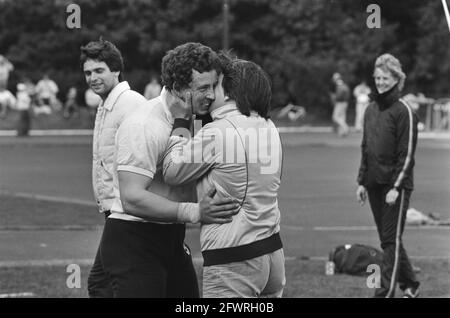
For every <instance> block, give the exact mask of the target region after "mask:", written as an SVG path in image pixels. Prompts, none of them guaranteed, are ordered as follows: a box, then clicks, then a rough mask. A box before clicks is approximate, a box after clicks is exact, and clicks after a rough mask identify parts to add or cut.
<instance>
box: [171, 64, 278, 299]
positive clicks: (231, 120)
mask: <svg viewBox="0 0 450 318" xmlns="http://www.w3.org/2000/svg"><path fill="white" fill-rule="evenodd" d="M222 70H223V76H222V75H221V78H220V80H219V85H217V87H216V94H215V95H216V99H215V101H214V103H213V104H212V106H211V108H210V111H211V116H212V118H213V122H211V123H209V124H207V125H206V126H204V127H203V128H202V129H201V130H200V131H199V132H198V133H197V134H196V135H195V136H194V138H193V139H191V140H189V141H187V140H186V139H185V138H184V137H179V136H176V135H175V136H172V137H171V138H170V144H171V145H170V147H169V149H170V152H168V153H167V154H166V156H165V160H164V170H163V171H164V179H165V181H166V182H167V183H169V184H172V185H183V184H186V183H187V182H191V181H197V193H198V195H199V196H200V195H203V194H204V193H205V192H206V191H207V189H208V188H210V187H211V186H214V187H215V188H216V189H217V195H218V196H219V197H231V198H235V199H237V200H238V201H239V202H240V205H241V209H240V211H239V213H238V214H237V215H236V216H234V217H233V220H232V222H231V223H226V224H219V225H217V224H213V225H209V224H204V225H202V228H201V233H200V243H201V249H202V254H203V258H204V264H203V266H204V268H203V296H204V297H208V298H209V297H281V296H282V293H283V289H284V285H285V280H286V279H285V269H284V253H283V248H282V242H281V238H280V235H279V232H280V210H279V208H278V199H277V197H278V189H279V186H280V182H281V163H282V149H281V141H280V136H279V134H278V130H277V129H276V127H275V126H274V124H273V122H272V121H271V120H270V119H269V110H270V99H271V84H270V81H269V78H268V76H267V74H266V73H265V72H264V71H263V70H262V69H261V68H260V67H259V66H258V65H256V64H255V63H253V62H250V61H245V60H231V59H229V58H228V57H227V56H224V57H223V65H222ZM222 78H223V80H222ZM186 100H187V101H188V102H189V101H190V98H186ZM190 109H191V107H190V106H189V105H188V106H187V107H186V108H185V111H186V112H187V113H189V111H190ZM171 111H172V112H173V113H174V114H175V113H178V114H180V115H181V116H182V115H183V114H182V112H181V111H180V110H179V109H171Z"/></svg>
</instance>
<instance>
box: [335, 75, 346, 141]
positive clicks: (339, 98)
mask: <svg viewBox="0 0 450 318" xmlns="http://www.w3.org/2000/svg"><path fill="white" fill-rule="evenodd" d="M333 82H334V85H335V90H334V92H333V93H331V100H332V101H333V105H334V108H333V116H332V119H333V122H334V123H336V124H337V133H338V135H339V136H340V137H345V136H347V135H348V133H349V128H348V125H347V108H348V101H349V99H350V89H349V88H348V86H347V84H345V83H344V80H343V79H342V77H341V74H339V73H334V74H333Z"/></svg>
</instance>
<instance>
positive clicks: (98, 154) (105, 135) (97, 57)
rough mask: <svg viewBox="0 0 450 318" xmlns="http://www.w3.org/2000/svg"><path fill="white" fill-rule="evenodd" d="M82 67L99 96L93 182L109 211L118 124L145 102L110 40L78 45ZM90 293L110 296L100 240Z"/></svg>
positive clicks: (98, 198)
mask: <svg viewBox="0 0 450 318" xmlns="http://www.w3.org/2000/svg"><path fill="white" fill-rule="evenodd" d="M80 62H81V67H82V69H83V72H84V76H85V78H86V83H87V84H88V86H89V87H90V88H91V89H92V90H93V92H94V93H95V94H97V95H99V96H100V98H101V103H100V106H99V108H98V112H97V117H96V120H95V127H94V140H93V157H92V185H93V189H94V196H95V199H96V201H97V205H98V209H99V212H100V213H104V215H105V218H106V217H107V216H108V215H109V214H110V210H111V206H112V203H113V200H114V197H115V196H114V191H113V179H112V174H113V161H114V142H115V137H116V132H117V129H118V127H119V126H120V125H121V123H122V121H123V120H124V118H125V117H126V116H127V115H129V114H130V113H131V112H132V111H134V110H136V109H137V108H139V107H141V106H143V105H145V104H146V99H145V98H144V97H143V96H142V95H140V94H139V93H137V92H135V91H133V90H131V89H130V86H129V85H128V83H127V82H126V81H122V78H123V77H122V72H123V59H122V55H121V53H120V51H119V50H118V49H117V48H116V47H115V46H114V44H112V43H111V42H108V41H104V40H101V39H100V40H99V41H93V42H90V43H88V44H87V45H86V46H83V47H81V56H80ZM88 291H89V296H90V297H112V295H113V293H112V288H111V285H110V282H109V279H108V276H107V275H106V273H105V272H104V270H103V264H102V260H101V244H100V246H99V248H98V251H97V255H96V257H95V261H94V265H93V266H92V269H91V272H90V274H89V278H88Z"/></svg>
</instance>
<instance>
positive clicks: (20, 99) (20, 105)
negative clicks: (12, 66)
mask: <svg viewBox="0 0 450 318" xmlns="http://www.w3.org/2000/svg"><path fill="white" fill-rule="evenodd" d="M16 96H17V104H16V109H17V110H18V111H19V121H18V123H17V136H28V132H29V130H30V121H31V120H30V106H31V98H30V95H28V92H27V86H26V85H25V84H24V83H19V84H17V94H16Z"/></svg>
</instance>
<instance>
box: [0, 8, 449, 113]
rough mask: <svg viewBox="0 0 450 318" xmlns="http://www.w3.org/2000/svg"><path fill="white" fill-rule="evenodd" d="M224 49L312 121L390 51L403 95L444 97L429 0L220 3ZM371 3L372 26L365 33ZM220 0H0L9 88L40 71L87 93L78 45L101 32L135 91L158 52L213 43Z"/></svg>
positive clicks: (436, 15) (443, 64)
mask: <svg viewBox="0 0 450 318" xmlns="http://www.w3.org/2000/svg"><path fill="white" fill-rule="evenodd" d="M71 3H76V4H78V5H79V7H80V9H81V28H79V29H78V28H75V29H69V28H68V27H67V25H66V22H67V17H68V13H67V12H66V7H67V6H68V5H69V4H71ZM228 3H229V32H230V33H229V46H230V48H231V49H232V52H233V53H234V54H236V55H237V56H239V57H241V58H245V59H251V60H253V61H255V62H257V63H259V64H260V65H261V66H262V67H263V68H264V69H265V70H266V71H267V72H268V74H269V75H270V77H271V79H272V82H273V90H274V98H273V106H274V107H280V106H284V105H286V104H287V103H289V102H292V103H294V104H298V105H302V106H304V107H306V109H307V111H308V112H310V113H314V114H316V115H318V116H328V114H329V112H330V111H331V101H330V99H329V94H328V93H329V91H330V89H331V85H332V84H331V80H330V78H331V75H332V74H333V73H334V72H340V73H341V74H342V75H343V77H344V79H345V81H346V82H347V83H348V84H349V85H350V87H354V86H356V85H357V84H358V83H359V82H360V81H361V80H362V79H366V80H368V82H369V83H370V82H371V78H372V68H373V63H374V61H375V58H376V57H377V56H378V55H380V54H382V53H385V52H389V53H392V54H394V55H396V56H397V57H398V58H399V59H400V61H401V62H402V63H403V67H404V70H405V72H406V74H407V81H406V87H405V90H406V91H407V92H422V93H424V94H425V95H427V96H430V97H434V98H439V97H448V96H449V95H450V91H449V85H448V83H449V82H450V50H449V49H450V45H449V44H450V34H449V30H448V26H447V23H446V20H445V15H444V10H443V8H442V4H441V1H437V0H425V1H424V0H398V1H389V0H229V1H228ZM373 3H375V4H378V5H379V7H380V13H381V27H380V28H369V27H368V26H367V23H366V22H367V18H368V16H369V15H370V13H368V12H367V11H366V10H367V7H368V6H369V5H370V4H373ZM222 6H223V0H190V1H186V0H75V1H74V0H71V1H66V0H2V1H0V54H3V55H5V56H6V57H7V58H8V59H9V60H10V61H11V62H12V63H13V64H14V66H15V71H14V73H13V74H12V77H11V81H10V82H11V83H10V85H11V86H13V85H14V83H17V82H18V81H20V80H22V79H23V78H24V77H28V78H31V79H32V80H33V81H35V82H36V81H37V80H38V79H40V78H41V77H42V75H43V73H44V72H47V73H48V74H50V76H51V77H52V78H53V79H54V80H55V81H56V82H57V83H58V85H59V86H60V90H61V91H62V92H65V91H67V90H68V88H69V87H70V86H76V87H78V88H80V89H84V88H86V85H85V83H84V79H83V76H82V73H81V69H80V65H79V62H78V60H79V48H80V46H81V45H83V44H86V43H87V42H89V41H91V40H96V39H98V38H99V37H100V36H102V37H103V38H104V39H106V40H110V41H112V42H113V43H115V44H116V45H117V46H118V48H119V49H120V50H121V51H122V53H123V56H124V62H125V69H126V70H125V74H124V75H125V78H126V79H127V80H128V81H129V82H130V83H131V85H132V86H133V87H134V88H135V89H136V90H138V91H141V92H142V91H143V90H144V87H145V85H146V83H147V82H148V81H149V79H150V72H159V69H160V63H161V59H162V57H163V56H164V54H165V52H166V51H167V50H170V49H172V48H173V47H175V46H177V45H179V44H181V43H184V42H187V41H196V42H201V43H204V44H206V45H209V46H210V47H211V48H213V49H215V50H220V49H221V48H222V47H221V46H222V34H223V18H222Z"/></svg>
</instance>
